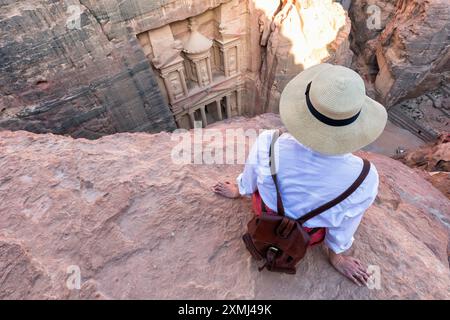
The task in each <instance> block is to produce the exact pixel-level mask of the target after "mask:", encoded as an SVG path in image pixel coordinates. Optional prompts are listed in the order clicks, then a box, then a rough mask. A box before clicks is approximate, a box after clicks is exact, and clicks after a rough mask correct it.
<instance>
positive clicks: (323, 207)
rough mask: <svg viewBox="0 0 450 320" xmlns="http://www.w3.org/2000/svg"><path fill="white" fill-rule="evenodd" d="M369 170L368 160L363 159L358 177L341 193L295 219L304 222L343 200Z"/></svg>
mask: <svg viewBox="0 0 450 320" xmlns="http://www.w3.org/2000/svg"><path fill="white" fill-rule="evenodd" d="M369 171H370V162H369V161H368V160H367V159H363V168H362V170H361V173H360V174H359V176H358V178H356V180H355V182H353V184H352V185H351V186H350V187H349V188H348V189H347V190H345V191H344V192H343V193H341V194H340V195H339V196H337V197H336V198H335V199H333V200H331V201H329V202H327V203H325V204H323V205H321V206H320V207H318V208H317V209H314V210H312V211H310V212H308V213H307V214H305V215H304V216H303V217H301V218H299V219H297V221H298V222H299V223H300V224H303V223H305V222H306V221H308V220H309V219H312V218H314V217H315V216H317V215H319V214H321V213H322V212H324V211H326V210H328V209H330V208H332V207H334V206H335V205H337V204H338V203H340V202H342V201H344V200H345V199H346V198H347V197H349V196H350V195H351V194H352V193H353V192H355V190H356V189H358V187H359V186H360V185H361V183H363V181H364V179H365V178H366V177H367V175H368V174H369Z"/></svg>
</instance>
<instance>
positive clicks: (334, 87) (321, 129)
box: [280, 63, 387, 155]
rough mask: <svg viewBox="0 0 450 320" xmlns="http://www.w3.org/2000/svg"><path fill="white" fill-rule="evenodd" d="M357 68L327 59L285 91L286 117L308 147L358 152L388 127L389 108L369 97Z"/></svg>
mask: <svg viewBox="0 0 450 320" xmlns="http://www.w3.org/2000/svg"><path fill="white" fill-rule="evenodd" d="M365 91H366V90H365V86H364V81H363V80H362V78H361V77H360V76H359V75H358V74H357V73H356V72H355V71H353V70H351V69H349V68H346V67H343V66H335V65H331V64H328V63H322V64H319V65H316V66H313V67H311V68H309V69H306V70H305V71H303V72H301V73H300V74H299V75H297V76H296V77H295V78H294V79H292V80H291V81H290V82H289V83H288V84H287V86H286V88H285V89H284V91H283V93H282V94H281V100H280V116H281V120H282V121H283V123H284V125H285V126H286V129H287V130H288V131H289V133H290V134H292V136H294V138H296V139H297V140H298V141H299V142H300V143H302V144H303V145H305V146H307V147H309V148H311V149H313V150H315V151H318V152H320V153H323V154H327V155H338V154H344V153H349V152H353V151H356V150H358V149H361V148H362V147H364V146H366V145H368V144H370V143H371V142H373V141H374V140H375V139H376V138H377V137H378V136H379V135H380V134H381V133H382V132H383V129H384V127H385V125H386V121H387V113H386V109H385V108H384V107H383V106H382V105H381V104H379V103H378V102H376V101H375V100H372V99H371V98H369V97H368V96H366V92H365Z"/></svg>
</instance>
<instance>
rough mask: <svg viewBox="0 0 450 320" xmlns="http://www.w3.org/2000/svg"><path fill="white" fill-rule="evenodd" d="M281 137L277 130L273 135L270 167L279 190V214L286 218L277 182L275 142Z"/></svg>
mask: <svg viewBox="0 0 450 320" xmlns="http://www.w3.org/2000/svg"><path fill="white" fill-rule="evenodd" d="M279 136H280V131H279V130H275V132H274V133H273V135H272V142H271V143H270V149H269V165H270V174H271V175H272V179H273V183H274V184H275V189H276V190H277V213H278V215H280V216H284V206H283V200H282V199H281V194H280V188H279V187H278V182H277V173H276V172H277V169H276V163H275V142H276V141H277V139H278V137H279Z"/></svg>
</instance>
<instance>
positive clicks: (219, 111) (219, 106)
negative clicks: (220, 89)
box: [216, 100, 223, 121]
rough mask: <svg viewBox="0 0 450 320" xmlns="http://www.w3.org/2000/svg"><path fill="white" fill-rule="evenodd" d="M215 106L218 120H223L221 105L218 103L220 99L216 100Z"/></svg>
mask: <svg viewBox="0 0 450 320" xmlns="http://www.w3.org/2000/svg"><path fill="white" fill-rule="evenodd" d="M216 107H217V116H218V117H219V121H220V120H223V117H222V106H221V105H220V100H216Z"/></svg>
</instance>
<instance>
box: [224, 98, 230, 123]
mask: <svg viewBox="0 0 450 320" xmlns="http://www.w3.org/2000/svg"><path fill="white" fill-rule="evenodd" d="M225 101H226V104H227V118H228V119H229V118H231V95H230V94H227V95H226V96H225Z"/></svg>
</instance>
